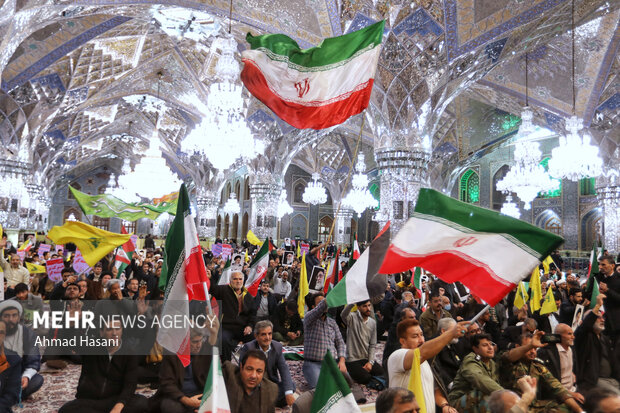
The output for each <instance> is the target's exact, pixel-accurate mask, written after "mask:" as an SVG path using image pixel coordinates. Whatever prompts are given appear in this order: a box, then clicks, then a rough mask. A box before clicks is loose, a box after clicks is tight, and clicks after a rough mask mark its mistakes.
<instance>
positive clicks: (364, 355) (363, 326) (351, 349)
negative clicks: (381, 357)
mask: <svg viewBox="0 0 620 413" xmlns="http://www.w3.org/2000/svg"><path fill="white" fill-rule="evenodd" d="M352 309H353V304H349V305H347V306H346V307H345V308H344V309H343V310H342V313H340V318H341V319H342V321H343V322H344V323H345V324H346V326H347V358H346V366H347V371H348V372H349V375H350V376H351V378H352V379H353V380H354V381H356V382H357V383H360V384H368V383H369V382H370V380H371V379H372V377H373V376H383V374H384V372H383V368H382V367H381V366H380V365H379V363H376V361H375V348H376V346H377V322H376V321H375V320H374V318H373V317H371V315H372V304H370V300H368V301H365V302H359V303H357V312H355V313H351V310H352Z"/></svg>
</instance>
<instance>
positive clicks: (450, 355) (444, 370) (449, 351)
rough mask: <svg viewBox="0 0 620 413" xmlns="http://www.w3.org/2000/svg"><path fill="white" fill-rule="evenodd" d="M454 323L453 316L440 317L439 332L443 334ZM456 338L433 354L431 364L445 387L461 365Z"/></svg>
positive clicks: (449, 386)
mask: <svg viewBox="0 0 620 413" xmlns="http://www.w3.org/2000/svg"><path fill="white" fill-rule="evenodd" d="M455 324H456V320H455V319H453V318H442V319H441V320H439V324H438V326H439V333H440V334H443V333H445V332H446V331H448V330H450V329H452V327H454V325H455ZM458 342H459V340H458V339H452V340H451V341H450V342H449V343H448V344H447V345H446V346H445V347H444V348H443V349H442V350H441V351H440V352H439V354H437V355H436V356H435V358H434V359H433V361H432V363H431V364H432V366H433V367H434V368H435V371H436V372H437V373H438V374H439V377H441V380H443V383H444V384H445V385H446V387H448V388H451V387H452V386H451V385H452V382H453V381H454V378H455V377H456V373H457V372H458V371H459V367H460V366H461V361H462V358H461V357H460V356H459V354H458V352H457V348H456V347H455V346H456V344H458Z"/></svg>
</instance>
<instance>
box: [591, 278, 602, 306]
mask: <svg viewBox="0 0 620 413" xmlns="http://www.w3.org/2000/svg"><path fill="white" fill-rule="evenodd" d="M592 278H594V277H592ZM599 294H600V292H599V290H598V281H596V279H594V281H593V285H592V296H591V297H590V308H594V307H595V306H596V297H598V295H599Z"/></svg>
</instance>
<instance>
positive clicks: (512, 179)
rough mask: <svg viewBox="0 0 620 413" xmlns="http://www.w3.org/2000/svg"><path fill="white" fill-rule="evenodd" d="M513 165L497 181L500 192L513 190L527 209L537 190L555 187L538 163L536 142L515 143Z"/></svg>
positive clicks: (542, 190) (538, 155)
mask: <svg viewBox="0 0 620 413" xmlns="http://www.w3.org/2000/svg"><path fill="white" fill-rule="evenodd" d="M514 157H515V165H514V166H512V168H510V170H509V171H508V173H507V174H506V176H505V177H504V178H503V179H502V180H501V181H499V182H498V183H497V189H498V190H499V191H502V192H515V193H516V194H517V196H518V197H519V199H520V200H521V201H523V203H524V204H525V205H524V209H526V210H529V209H530V207H531V202H532V201H533V200H534V198H536V196H537V195H538V193H539V192H547V191H550V190H552V189H553V188H555V183H554V182H553V180H552V179H551V178H550V177H549V174H547V172H546V171H545V168H544V167H543V166H542V165H541V164H540V157H541V152H540V148H539V144H538V142H531V141H521V142H517V144H516V145H515V153H514Z"/></svg>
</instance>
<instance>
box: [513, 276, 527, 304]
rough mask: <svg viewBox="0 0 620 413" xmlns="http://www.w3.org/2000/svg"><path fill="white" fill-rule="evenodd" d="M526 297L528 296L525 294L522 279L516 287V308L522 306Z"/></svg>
mask: <svg viewBox="0 0 620 413" xmlns="http://www.w3.org/2000/svg"><path fill="white" fill-rule="evenodd" d="M528 298H529V297H528V296H527V291H526V289H525V285H524V284H523V281H521V282H519V286H518V287H517V294H516V295H515V302H514V305H515V307H517V308H518V309H521V308H523V306H524V305H525V303H527V300H528Z"/></svg>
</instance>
